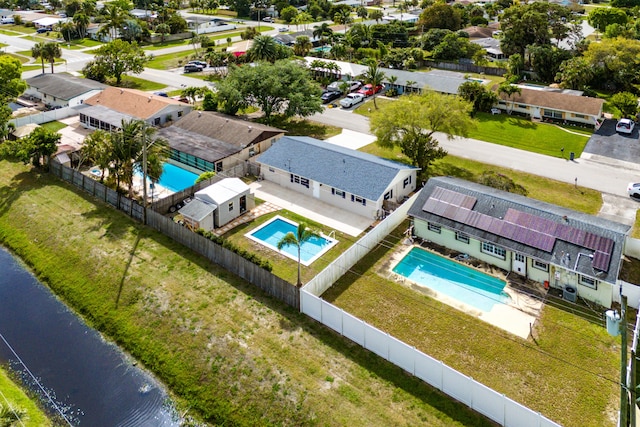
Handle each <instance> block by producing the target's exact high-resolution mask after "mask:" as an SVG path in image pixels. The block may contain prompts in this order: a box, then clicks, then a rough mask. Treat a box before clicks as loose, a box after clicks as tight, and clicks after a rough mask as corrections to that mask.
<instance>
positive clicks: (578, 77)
mask: <svg viewBox="0 0 640 427" xmlns="http://www.w3.org/2000/svg"><path fill="white" fill-rule="evenodd" d="M593 76H594V73H593V68H592V67H591V65H589V64H588V63H587V61H586V60H585V59H584V58H582V57H575V58H571V59H568V60H566V61H564V62H563V63H562V64H560V68H559V70H558V74H556V80H558V81H560V85H561V86H562V87H563V88H569V89H583V88H584V87H585V86H586V85H588V84H589V82H590V81H591V79H593Z"/></svg>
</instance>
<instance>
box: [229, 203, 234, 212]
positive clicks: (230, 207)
mask: <svg viewBox="0 0 640 427" xmlns="http://www.w3.org/2000/svg"><path fill="white" fill-rule="evenodd" d="M232 210H233V202H229V212H231V211H232Z"/></svg>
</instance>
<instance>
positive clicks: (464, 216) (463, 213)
mask: <svg viewBox="0 0 640 427" xmlns="http://www.w3.org/2000/svg"><path fill="white" fill-rule="evenodd" d="M470 215H471V211H470V210H469V209H458V211H457V212H456V215H455V217H453V220H454V221H457V222H461V223H463V224H466V223H467V220H468V219H469V216H470Z"/></svg>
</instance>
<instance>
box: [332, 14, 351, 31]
mask: <svg viewBox="0 0 640 427" xmlns="http://www.w3.org/2000/svg"><path fill="white" fill-rule="evenodd" d="M333 22H335V23H336V24H338V25H344V30H345V31H347V26H348V25H349V24H351V23H352V22H353V18H352V17H351V11H350V10H348V9H340V10H339V11H338V12H337V13H336V14H335V15H333Z"/></svg>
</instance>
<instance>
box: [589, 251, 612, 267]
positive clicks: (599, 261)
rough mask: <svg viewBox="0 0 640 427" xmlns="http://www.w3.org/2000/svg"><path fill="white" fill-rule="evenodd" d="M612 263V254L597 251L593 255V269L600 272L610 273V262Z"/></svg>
mask: <svg viewBox="0 0 640 427" xmlns="http://www.w3.org/2000/svg"><path fill="white" fill-rule="evenodd" d="M610 261H611V254H610V253H605V252H600V251H597V252H596V253H595V254H594V255H593V261H592V265H593V268H595V269H596V270H600V271H608V270H609V262H610Z"/></svg>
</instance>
